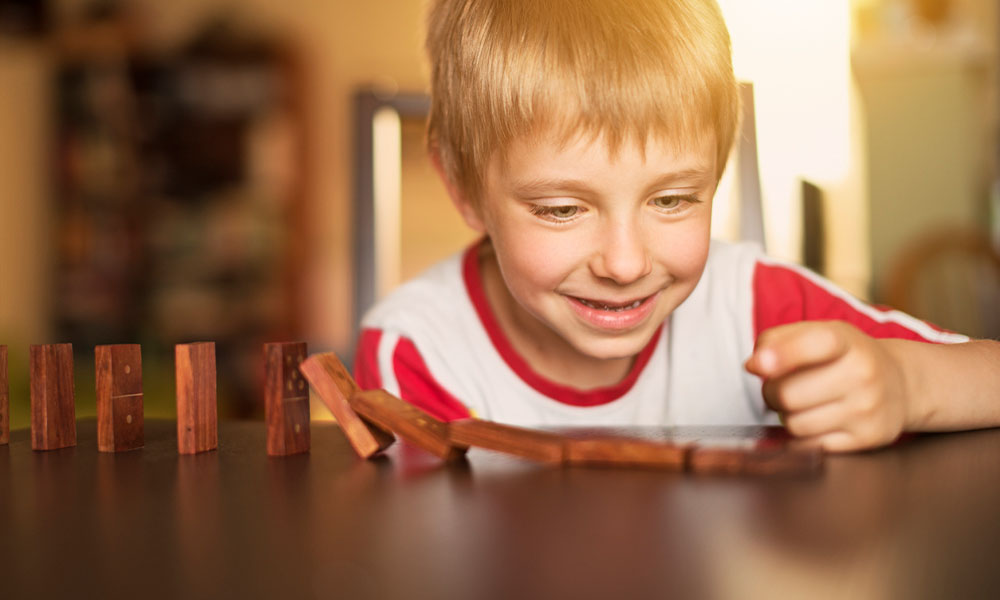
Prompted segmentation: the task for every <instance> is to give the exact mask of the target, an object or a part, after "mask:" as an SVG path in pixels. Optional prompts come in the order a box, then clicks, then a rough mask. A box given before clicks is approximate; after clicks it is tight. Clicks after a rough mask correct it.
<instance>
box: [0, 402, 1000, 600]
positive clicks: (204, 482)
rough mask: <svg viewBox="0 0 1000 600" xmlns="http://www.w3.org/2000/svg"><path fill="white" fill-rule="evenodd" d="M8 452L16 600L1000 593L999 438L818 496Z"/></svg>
mask: <svg viewBox="0 0 1000 600" xmlns="http://www.w3.org/2000/svg"><path fill="white" fill-rule="evenodd" d="M78 425H79V432H78V436H79V445H78V446H77V447H76V448H71V449H65V450H57V451H52V452H32V451H31V447H30V439H29V435H28V432H27V431H24V430H21V431H15V432H12V435H11V443H10V445H9V446H0V598H25V597H33V598H44V597H56V596H58V597H101V598H110V597H156V598H160V597H162V598H245V597H249V598H304V597H322V598H334V597H336V598H348V599H354V598H361V599H364V598H407V599H412V598H429V599H430V598H433V599H438V600H440V599H448V598H461V599H468V598H574V599H577V598H602V599H608V598H616V599H617V598H645V597H650V598H666V597H672V598H741V599H742V598H767V599H768V600H774V599H776V598H809V599H816V598H851V599H863V598H879V599H884V598H905V599H919V598H935V599H938V598H963V599H968V598H998V597H1000V430H989V431H981V432H971V433H962V434H951V435H934V436H922V437H919V438H916V439H913V440H910V441H907V442H905V443H903V444H900V445H898V446H896V447H893V448H890V449H887V450H882V451H879V452H873V453H868V454H861V455H854V456H844V457H831V458H829V459H828V461H827V467H826V470H825V471H824V473H823V474H822V475H820V476H817V477H812V478H806V479H790V480H780V479H778V480H776V479H761V478H756V479H755V478H736V477H724V476H714V477H705V476H702V477H693V476H685V475H678V474H671V473H664V472H658V471H650V470H635V469H622V470H611V469H584V468H572V469H562V468H554V467H545V466H537V465H534V464H531V463H527V462H523V461H520V460H517V459H509V458H506V457H504V456H500V455H496V454H491V453H487V452H485V451H480V450H473V451H471V452H470V454H469V457H468V462H467V463H466V464H463V465H458V466H449V467H442V466H441V465H440V464H439V463H438V462H437V461H436V460H435V459H432V458H430V457H428V456H426V455H423V454H422V453H420V451H418V450H415V449H412V448H407V447H401V446H399V445H397V446H395V447H394V448H393V449H392V450H391V451H390V452H389V455H388V456H387V457H385V458H382V459H380V460H377V461H373V462H364V461H361V460H359V459H357V458H355V457H354V456H353V455H352V453H351V451H350V448H349V447H348V445H347V442H346V440H345V439H344V438H343V436H342V435H341V433H340V431H339V430H338V429H337V428H336V427H335V426H333V425H329V424H314V429H313V448H312V452H311V453H310V454H308V455H300V456H295V457H289V458H268V457H267V456H266V455H265V452H264V424H263V423H259V422H223V423H221V424H220V431H219V440H220V449H219V450H218V451H216V452H212V453H207V454H200V455H196V456H178V455H177V451H176V437H175V425H174V423H173V422H168V421H150V422H147V424H146V447H145V448H144V449H143V450H139V451H135V452H130V453H126V454H117V455H113V454H99V453H98V452H97V450H96V431H95V429H96V427H95V423H94V422H93V421H81V422H80V423H79V424H78Z"/></svg>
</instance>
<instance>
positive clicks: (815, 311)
mask: <svg viewBox="0 0 1000 600" xmlns="http://www.w3.org/2000/svg"><path fill="white" fill-rule="evenodd" d="M480 243H481V242H480ZM478 246H479V244H478V243H477V244H474V245H473V246H471V247H469V248H468V249H466V250H465V251H464V252H462V253H460V254H456V255H454V256H452V257H450V258H448V259H446V260H444V261H442V262H440V263H438V264H437V265H435V266H434V267H432V268H431V269H429V270H428V271H427V272H425V273H424V274H423V275H421V276H420V277H418V278H416V279H414V280H412V281H410V282H408V283H406V284H404V285H402V286H400V287H399V288H398V289H396V290H395V291H394V292H393V293H392V294H391V295H389V297H387V298H386V299H384V300H383V301H381V302H380V303H379V304H378V305H377V306H375V307H374V308H373V309H372V310H371V311H369V312H368V314H367V315H365V317H364V319H363V320H362V333H361V338H360V340H359V344H358V351H357V354H356V355H355V377H356V378H357V381H358V383H359V385H360V386H361V387H362V388H364V389H372V388H384V389H386V390H387V391H388V392H390V393H392V394H394V395H396V396H399V397H401V398H403V399H404V400H406V401H408V402H410V403H412V404H414V405H416V406H418V407H420V408H422V409H424V410H426V411H427V412H429V413H430V414H432V415H434V416H436V417H438V418H440V419H443V420H453V419H458V418H464V417H468V416H470V415H471V416H476V417H480V418H484V419H489V420H491V421H497V422H500V423H508V424H512V425H522V426H529V427H531V426H535V427H539V426H557V425H566V426H588V425H608V426H614V425H656V426H669V425H757V424H774V423H777V418H776V416H775V415H774V414H773V413H772V412H770V411H769V410H768V409H767V408H766V407H765V405H764V401H763V398H762V396H761V380H760V379H759V378H758V377H756V376H754V375H751V374H749V373H747V372H746V371H745V370H744V369H743V363H744V361H745V360H746V359H747V358H748V357H749V356H750V354H751V352H752V350H753V346H754V341H755V340H756V339H757V336H758V334H759V333H760V332H762V331H764V330H765V329H768V328H770V327H773V326H775V325H780V324H784V323H790V322H797V321H806V320H843V321H848V322H850V323H852V324H854V325H855V326H857V327H858V328H860V329H861V330H863V331H865V332H866V333H868V334H869V335H872V336H873V337H897V338H907V339H914V340H921V341H928V342H939V343H948V342H961V341H966V340H967V339H968V338H966V337H964V336H960V335H956V334H952V333H947V332H943V331H940V330H938V329H935V328H934V327H932V326H930V325H928V324H927V323H924V322H923V321H920V320H918V319H914V318H913V317H910V316H908V315H905V314H903V313H900V312H898V311H887V310H880V309H876V308H873V307H871V306H868V305H866V304H864V303H862V302H861V301H859V300H857V299H855V298H854V297H852V296H850V295H849V294H847V293H846V292H844V291H842V290H840V289H838V288H837V287H836V286H834V285H833V284H831V283H830V282H829V281H827V280H825V279H823V278H822V277H819V276H818V275H816V274H814V273H812V272H810V271H808V270H806V269H803V268H801V267H799V266H796V265H791V264H784V263H780V262H777V261H773V260H771V259H768V258H766V257H765V256H764V255H763V254H762V253H761V251H760V250H759V248H758V247H757V246H756V245H751V244H729V243H725V242H719V241H713V242H712V245H711V249H710V252H709V257H708V262H707V263H706V265H705V270H704V273H703V274H702V276H701V279H700V280H699V282H698V284H697V286H696V287H695V289H694V290H693V291H692V293H691V295H690V296H689V297H688V298H687V299H686V300H685V301H684V302H683V303H682V304H681V305H680V306H679V307H678V308H677V309H676V310H674V312H673V313H672V314H671V315H670V317H669V318H668V319H667V321H666V322H664V323H663V325H662V326H661V328H660V329H659V331H658V332H657V333H656V335H654V336H653V338H652V340H650V342H649V344H648V345H647V346H646V348H645V349H644V350H643V351H642V352H640V354H639V356H638V357H637V359H636V361H635V364H634V365H633V367H632V369H631V370H630V372H629V374H628V375H627V376H626V377H625V379H624V380H622V381H621V382H619V383H618V384H615V385H613V386H610V387H607V388H600V389H596V390H579V389H574V388H571V387H567V386H564V385H561V384H558V383H555V382H552V381H550V380H548V379H546V378H545V377H543V376H541V375H539V374H538V373H536V372H535V371H534V370H532V368H531V365H529V364H527V362H526V361H525V360H524V359H523V358H522V357H521V356H520V355H519V354H518V353H517V352H515V351H514V349H513V346H512V345H511V344H510V342H509V340H508V339H507V338H506V336H505V335H504V333H503V331H502V330H501V329H500V327H499V325H498V323H497V320H496V317H495V316H494V314H493V312H492V310H491V308H490V306H489V303H488V301H487V300H486V296H485V293H484V291H483V287H482V282H481V279H480V274H479V262H478V260H477V256H478Z"/></svg>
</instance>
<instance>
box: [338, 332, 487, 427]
mask: <svg viewBox="0 0 1000 600" xmlns="http://www.w3.org/2000/svg"><path fill="white" fill-rule="evenodd" d="M354 378H355V380H357V382H358V385H359V386H360V387H361V389H364V390H373V389H385V390H387V391H388V392H389V393H390V394H393V395H394V396H397V397H399V398H402V399H403V400H406V401H407V402H409V403H410V404H412V405H414V406H416V407H417V408H419V409H421V410H424V411H425V412H428V413H430V414H431V415H432V416H434V417H435V418H437V419H441V420H442V421H453V420H455V419H464V418H467V417H469V416H471V413H470V411H469V409H468V408H467V407H466V406H465V405H464V404H463V403H462V402H460V401H459V400H458V399H457V398H456V397H455V396H454V395H452V394H451V393H450V392H449V391H448V390H447V389H445V387H444V386H443V385H441V383H439V382H438V380H437V378H436V377H435V376H434V374H433V373H432V372H431V370H430V369H429V368H428V367H427V364H426V363H425V361H424V359H423V357H422V356H421V355H420V351H419V350H418V349H417V346H416V344H414V343H413V341H412V340H410V339H409V338H407V337H403V336H400V335H398V334H394V333H387V332H383V331H382V330H381V329H370V328H369V329H364V330H362V332H361V337H360V339H359V340H358V348H357V352H356V353H355V361H354Z"/></svg>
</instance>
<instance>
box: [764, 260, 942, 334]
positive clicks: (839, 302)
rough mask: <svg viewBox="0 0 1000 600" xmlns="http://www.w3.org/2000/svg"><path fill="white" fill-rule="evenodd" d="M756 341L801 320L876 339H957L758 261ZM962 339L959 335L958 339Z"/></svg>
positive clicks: (803, 274) (824, 283) (818, 279)
mask: <svg viewBox="0 0 1000 600" xmlns="http://www.w3.org/2000/svg"><path fill="white" fill-rule="evenodd" d="M753 294H754V338H755V339H756V337H757V336H759V335H760V334H761V332H763V331H765V330H766V329H770V328H771V327H775V326H777V325H784V324H786V323H795V322H798V321H846V322H847V323H850V324H852V325H854V326H855V327H857V328H858V329H860V330H862V331H864V332H865V333H867V334H868V335H870V336H872V337H876V338H903V339H908V340H917V341H922V342H944V341H958V340H956V339H948V338H949V337H952V336H951V334H948V333H945V332H943V331H942V330H940V329H938V328H936V327H934V326H932V325H930V324H928V323H925V322H924V321H921V320H919V319H915V318H913V317H911V316H909V315H906V314H904V313H901V312H899V311H894V310H887V309H882V308H875V307H873V306H869V305H867V304H864V303H863V302H861V301H859V300H857V299H855V298H853V297H851V296H850V295H848V294H847V293H846V292H844V291H842V290H840V289H839V288H837V287H835V286H834V285H833V284H831V283H830V282H828V281H826V280H825V279H823V278H821V277H819V276H818V275H815V274H812V273H808V272H806V271H805V269H802V268H798V267H792V266H786V265H775V264H765V263H757V267H756V270H755V271H754V278H753ZM955 337H957V336H955Z"/></svg>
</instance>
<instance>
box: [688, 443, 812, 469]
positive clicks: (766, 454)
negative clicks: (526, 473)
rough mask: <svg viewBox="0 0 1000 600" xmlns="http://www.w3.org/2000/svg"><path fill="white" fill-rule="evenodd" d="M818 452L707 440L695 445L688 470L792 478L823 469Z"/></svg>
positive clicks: (773, 445) (785, 445)
mask: <svg viewBox="0 0 1000 600" xmlns="http://www.w3.org/2000/svg"><path fill="white" fill-rule="evenodd" d="M823 456H824V455H823V451H822V450H821V449H818V448H816V449H796V448H791V447H789V446H788V444H787V443H775V442H774V440H766V439H755V438H750V439H740V438H732V439H709V440H701V441H696V442H694V445H693V447H692V449H691V452H690V455H689V457H688V469H689V470H690V471H692V472H693V473H700V474H713V475H714V474H725V475H765V476H793V475H810V474H814V473H817V472H819V471H821V470H822V468H823Z"/></svg>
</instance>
